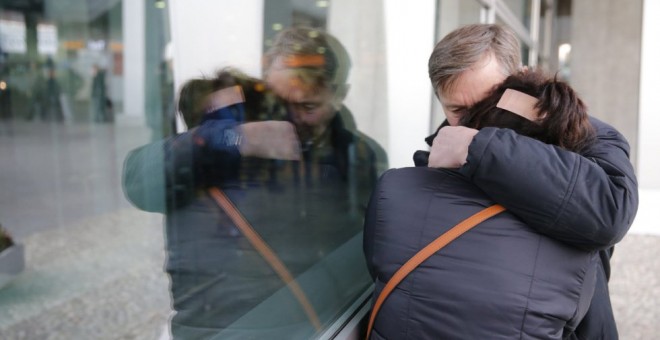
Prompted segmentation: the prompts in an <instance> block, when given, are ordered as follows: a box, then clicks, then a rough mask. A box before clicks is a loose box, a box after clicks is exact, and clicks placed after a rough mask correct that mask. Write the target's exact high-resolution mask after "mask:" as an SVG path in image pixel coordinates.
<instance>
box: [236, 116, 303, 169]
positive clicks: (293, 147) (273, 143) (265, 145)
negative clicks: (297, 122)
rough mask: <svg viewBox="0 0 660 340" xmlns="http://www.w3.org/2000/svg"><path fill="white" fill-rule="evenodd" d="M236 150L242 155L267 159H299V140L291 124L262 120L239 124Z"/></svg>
mask: <svg viewBox="0 0 660 340" xmlns="http://www.w3.org/2000/svg"><path fill="white" fill-rule="evenodd" d="M239 130H240V132H241V134H242V139H241V143H240V144H239V146H238V150H239V151H240V153H241V155H243V156H251V157H260V158H269V159H286V160H299V159H300V141H299V140H298V135H297V134H296V128H295V127H294V126H293V124H291V123H289V122H283V121H274V120H269V121H263V122H250V123H245V124H241V125H240V126H239Z"/></svg>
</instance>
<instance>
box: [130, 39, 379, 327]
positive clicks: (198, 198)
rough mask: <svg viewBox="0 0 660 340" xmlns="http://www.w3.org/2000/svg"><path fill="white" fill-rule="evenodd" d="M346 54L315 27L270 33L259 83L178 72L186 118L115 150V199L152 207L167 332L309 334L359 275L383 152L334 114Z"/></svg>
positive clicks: (335, 309) (364, 280) (359, 288)
mask: <svg viewBox="0 0 660 340" xmlns="http://www.w3.org/2000/svg"><path fill="white" fill-rule="evenodd" d="M347 57H348V56H347V53H346V51H345V50H344V48H343V47H342V46H341V45H340V44H339V43H338V42H337V41H336V40H335V39H334V38H333V37H332V36H330V35H329V34H327V33H325V32H322V31H319V30H315V29H309V28H291V29H287V30H284V31H283V32H281V33H280V34H279V35H278V37H277V38H276V40H275V41H274V44H273V46H272V48H271V49H270V51H269V52H268V53H267V54H266V56H265V80H266V89H264V88H263V87H264V86H263V84H262V83H259V82H257V81H254V80H250V79H248V80H247V81H246V80H244V79H243V78H244V77H242V76H237V75H235V74H232V72H229V74H227V73H228V72H226V71H224V72H220V74H219V75H218V76H217V77H216V78H214V79H210V80H201V81H200V80H194V81H191V82H190V83H188V84H187V85H189V86H186V87H184V89H182V93H181V98H180V100H179V107H180V111H182V113H183V115H184V119H186V122H187V123H188V124H189V125H190V126H189V127H191V129H190V130H189V131H188V132H186V133H182V134H179V135H177V136H174V137H172V138H169V139H166V140H164V141H160V142H156V143H152V144H149V145H146V146H143V147H141V148H138V149H136V150H134V151H132V152H131V154H129V156H128V157H127V160H126V162H125V169H124V176H123V184H124V190H125V193H126V195H127V197H128V198H129V200H130V201H131V202H132V203H133V204H135V205H136V206H138V207H139V208H141V209H144V210H147V211H154V212H162V213H165V215H166V217H165V221H166V237H167V239H166V241H167V251H168V263H167V266H166V270H167V272H168V274H169V276H170V280H171V294H172V301H173V308H174V310H175V311H176V314H175V315H174V316H173V317H172V321H171V324H172V325H171V327H172V333H173V335H174V337H175V338H210V337H218V338H223V337H237V338H263V337H267V338H290V339H294V338H310V337H313V336H314V334H317V332H319V331H322V329H323V327H324V326H326V325H327V322H329V321H330V320H332V318H333V317H334V316H335V315H336V314H337V313H339V312H341V311H342V308H345V306H348V305H350V303H352V301H353V300H355V299H356V298H357V297H358V296H359V294H361V293H362V292H363V291H364V289H366V287H368V285H369V284H370V282H369V281H370V280H369V277H368V274H367V272H366V267H364V266H363V262H358V261H361V260H362V255H361V250H360V247H359V241H360V235H359V233H360V232H361V229H362V215H363V210H364V208H365V207H366V203H367V200H368V195H369V194H370V192H371V188H372V186H373V185H374V184H375V181H376V179H377V176H378V174H379V172H380V171H381V170H382V169H378V167H379V166H382V164H385V161H384V160H383V159H378V157H379V156H382V155H384V152H383V151H382V149H380V147H377V145H375V144H374V143H373V142H372V141H370V140H367V139H365V138H364V136H362V135H360V134H359V133H358V132H356V131H353V130H352V129H351V128H349V127H346V126H345V125H344V118H350V114H349V113H348V111H347V110H346V109H345V108H344V107H343V106H342V105H341V102H342V101H343V99H344V96H345V94H346V90H347V88H348V85H347V84H346V80H347V76H348V68H349V60H348V58H347ZM237 85H238V86H239V87H240V88H242V90H243V95H242V96H237V97H235V96H233V95H232V94H231V93H230V92H224V91H226V90H232V89H234V88H235V86H237ZM270 91H272V93H274V94H275V95H276V97H277V98H278V99H277V101H278V102H279V103H280V104H281V105H282V106H283V107H284V108H285V109H284V110H279V109H278V107H279V106H278V105H277V104H276V103H272V102H271V101H272V100H271V99H272V98H271V96H270V95H269V93H270ZM195 93H197V94H195ZM200 98H201V99H203V100H202V102H203V103H202V105H198V103H199V102H200ZM182 105H183V106H182ZM197 106H200V107H202V108H206V109H205V111H204V112H203V113H202V116H201V118H199V117H198V116H196V114H197V113H198V112H199V109H197V108H195V107H197ZM251 107H252V108H251ZM191 108H192V109H191ZM197 118H199V119H197ZM197 124H199V125H197ZM163 169H164V171H163ZM163 172H164V179H163V180H162V181H161V182H160V183H159V182H158V181H157V180H154V179H155V178H156V177H158V174H159V173H161V174H162V173H163ZM156 179H157V178H156ZM158 192H160V194H158ZM218 197H220V198H218ZM223 197H224V198H226V199H227V200H228V201H229V202H230V204H229V205H225V203H223V202H224V201H223ZM232 206H233V207H232ZM237 216H238V217H237ZM245 225H248V229H252V230H254V231H256V234H258V236H257V237H252V236H249V233H248V232H246V231H245V230H246V229H245ZM255 240H256V241H255ZM264 249H265V250H264ZM348 265H350V266H351V267H350V268H349V269H346V268H344V267H342V266H348ZM294 279H295V280H294Z"/></svg>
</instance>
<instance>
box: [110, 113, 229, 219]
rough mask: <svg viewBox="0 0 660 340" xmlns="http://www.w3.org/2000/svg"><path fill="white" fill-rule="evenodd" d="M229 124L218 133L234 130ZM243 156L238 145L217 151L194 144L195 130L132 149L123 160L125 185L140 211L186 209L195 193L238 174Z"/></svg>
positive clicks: (221, 147)
mask: <svg viewBox="0 0 660 340" xmlns="http://www.w3.org/2000/svg"><path fill="white" fill-rule="evenodd" d="M235 126H236V124H233V123H227V125H226V126H224V127H223V128H220V129H218V133H224V132H225V131H226V130H228V129H233V128H234V127H235ZM239 159H240V155H239V153H238V148H237V146H235V145H226V146H225V147H223V146H217V145H216V146H215V148H214V149H212V150H211V149H210V148H209V147H206V146H203V145H199V144H198V143H196V142H195V135H194V131H189V132H184V133H182V134H179V135H176V136H173V137H170V138H167V139H164V140H160V141H156V142H152V143H150V144H147V145H144V146H142V147H139V148H137V149H135V150H132V151H131V152H130V153H129V154H128V156H127V157H126V159H125V161H124V168H123V173H122V186H123V190H124V195H125V196H126V198H127V199H128V200H129V201H130V202H131V203H132V204H133V205H134V206H136V207H137V208H139V209H142V210H145V211H149V212H157V213H166V212H167V211H168V210H169V209H175V208H178V207H181V206H185V205H186V204H187V203H189V202H190V201H191V199H192V198H193V197H194V195H195V194H196V192H197V191H198V190H199V189H200V188H202V187H205V186H208V185H210V184H214V183H213V182H217V181H218V180H222V179H223V175H229V174H235V173H236V172H237V167H238V163H239Z"/></svg>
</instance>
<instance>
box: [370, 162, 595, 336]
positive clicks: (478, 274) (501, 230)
mask: <svg viewBox="0 0 660 340" xmlns="http://www.w3.org/2000/svg"><path fill="white" fill-rule="evenodd" d="M492 204H494V202H493V200H491V199H490V198H488V196H487V195H486V194H485V193H484V192H482V191H481V190H479V189H478V188H476V186H474V185H473V184H471V183H470V182H469V181H468V180H467V179H466V178H465V177H464V176H463V175H461V174H459V173H458V172H456V171H453V170H441V169H430V168H424V167H419V168H403V169H395V170H390V171H388V172H386V173H385V174H384V175H383V177H382V178H381V180H380V181H379V183H378V186H377V188H376V190H375V192H374V194H373V196H372V199H371V201H370V204H369V208H368V213H367V217H366V221H365V236H364V238H365V241H364V242H365V244H364V248H365V254H366V258H367V265H368V266H369V270H370V273H371V275H372V276H373V277H374V278H375V282H376V286H375V292H374V295H375V296H377V295H378V294H379V293H380V291H381V289H382V288H383V286H384V284H385V283H387V281H388V280H389V279H390V278H391V276H392V275H393V273H394V272H395V271H396V270H397V269H398V268H399V267H400V266H401V265H402V264H403V263H404V262H405V261H407V260H408V259H409V258H411V257H412V256H413V255H415V254H416V253H417V252H418V251H419V250H420V249H421V248H423V247H424V246H426V245H427V244H429V243H430V242H431V241H433V240H434V239H435V238H437V237H438V236H440V235H441V234H442V233H444V232H446V231H447V230H448V229H449V228H451V227H452V226H454V225H456V224H457V223H458V222H460V221H461V220H463V219H465V218H467V217H469V216H470V215H472V214H474V213H476V212H478V211H479V210H481V209H483V208H485V207H487V206H490V205H492ZM597 260H598V258H597V255H596V252H595V251H591V252H590V251H583V250H580V249H577V248H575V247H571V246H568V245H565V244H563V243H561V242H559V241H556V240H553V239H551V238H549V237H546V236H543V235H540V234H539V233H537V232H535V231H534V230H533V229H531V228H529V227H528V226H526V225H525V224H524V223H523V222H522V221H520V220H519V219H518V218H516V217H515V216H514V215H513V214H511V213H510V212H504V213H502V214H499V215H497V216H495V217H493V218H491V219H489V220H487V221H485V222H482V223H481V224H480V225H478V226H477V227H475V228H474V229H472V230H470V231H468V232H467V233H466V234H464V235H462V236H461V237H459V238H458V239H456V240H455V241H453V242H452V243H450V244H449V245H448V246H446V247H445V248H443V249H442V250H441V251H440V252H439V253H437V254H435V255H433V256H432V257H431V258H429V259H428V260H427V261H426V262H424V263H423V264H422V265H420V266H419V267H418V268H417V269H415V270H414V271H413V272H412V273H411V274H410V275H409V276H408V277H407V278H406V279H405V280H404V281H403V282H402V283H401V284H399V286H398V287H397V288H396V289H395V290H394V291H393V292H392V294H390V297H389V298H388V299H387V300H386V302H385V303H384V305H383V307H382V309H381V311H380V313H379V315H378V317H377V319H376V323H375V326H374V330H373V334H372V338H373V339H562V338H563V336H564V334H566V335H567V334H570V333H572V331H573V329H574V328H575V326H576V325H577V323H578V322H579V321H580V319H581V318H582V317H583V316H584V313H586V311H587V308H588V305H589V302H590V301H591V297H592V294H593V289H594V283H595V274H596V268H597V267H596V265H597Z"/></svg>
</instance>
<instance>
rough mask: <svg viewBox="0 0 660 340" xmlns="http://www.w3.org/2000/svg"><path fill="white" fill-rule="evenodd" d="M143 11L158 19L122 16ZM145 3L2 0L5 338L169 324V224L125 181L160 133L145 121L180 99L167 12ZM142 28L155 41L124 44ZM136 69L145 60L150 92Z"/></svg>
mask: <svg viewBox="0 0 660 340" xmlns="http://www.w3.org/2000/svg"><path fill="white" fill-rule="evenodd" d="M140 3H141V5H142V6H141V7H140V6H139V4H140ZM156 3H158V2H157V1H156ZM136 4H137V8H138V9H139V10H141V12H137V13H142V14H144V12H145V10H146V12H148V13H149V15H140V16H138V18H137V20H133V19H130V18H126V16H125V13H126V12H127V10H130V11H132V13H136V12H135V11H134V9H135V8H134V7H136ZM124 6H129V8H125V7H124ZM146 6H147V8H145V2H138V1H131V2H122V1H118V0H107V1H92V0H65V1H64V0H37V1H18V0H8V1H2V2H0V50H1V53H0V55H1V58H0V102H1V103H2V104H1V105H0V107H1V110H2V114H1V115H0V116H1V117H2V118H1V119H0V186H1V187H2V190H0V224H1V225H2V228H3V229H4V230H6V232H7V233H8V234H10V235H11V237H12V239H13V241H12V243H13V244H14V245H13V246H12V247H11V248H8V249H3V248H5V246H6V244H7V243H5V242H4V240H6V239H5V238H3V237H2V236H0V241H3V242H0V287H2V288H0V334H1V335H0V338H3V339H44V338H55V339H103V338H122V337H127V338H140V339H149V338H152V339H153V338H157V337H158V336H159V335H160V334H161V333H162V332H163V329H164V325H165V324H166V323H167V319H168V316H169V314H170V308H169V297H168V281H167V276H166V275H165V273H163V270H162V267H163V261H164V257H165V253H164V252H163V233H162V229H161V217H159V216H157V215H153V214H144V213H140V212H138V211H137V210H136V209H135V208H133V207H132V205H131V204H130V203H129V202H128V201H127V200H126V199H125V198H124V193H123V192H122V186H121V176H122V166H123V162H124V159H125V158H126V155H127V153H128V152H129V150H131V149H134V148H136V147H137V146H139V145H142V144H144V143H145V142H147V141H148V140H149V139H151V138H153V137H152V129H151V128H150V127H149V125H147V124H146V119H145V118H144V117H145V112H150V111H154V112H156V111H158V115H162V111H164V110H165V107H167V108H169V109H170V110H171V109H172V106H171V103H172V102H173V94H172V90H171V82H170V91H169V92H167V91H163V92H161V91H159V90H158V89H161V84H165V83H164V81H163V79H166V78H167V77H166V76H165V75H164V74H163V72H161V64H162V63H161V62H160V60H161V59H162V56H163V53H162V50H163V45H164V44H165V43H166V40H167V39H168V38H169V37H168V36H166V35H165V36H163V35H162V33H163V32H168V31H169V28H168V27H167V23H166V22H165V21H164V19H165V18H166V13H167V12H166V11H163V10H161V9H158V8H156V7H155V6H154V1H149V2H147V3H146ZM152 18H153V19H152ZM145 26H149V27H152V28H153V31H154V32H155V33H151V32H150V33H148V38H147V39H144V40H146V41H148V42H149V45H148V46H147V45H146V44H140V45H139V46H127V45H126V44H125V42H126V41H127V40H126V36H127V35H138V34H139V33H138V32H142V31H144V27H145ZM147 31H148V32H149V30H147ZM159 34H160V35H159ZM145 50H148V51H149V53H150V52H153V55H151V54H149V53H145ZM134 52H138V53H137V56H138V57H137V58H133V57H131V55H132V53H134ZM133 55H134V54H133ZM127 56H128V57H127ZM127 64H134V65H135V64H142V65H144V64H146V65H149V67H147V68H144V67H142V68H140V70H139V71H140V72H141V73H142V79H144V80H145V81H144V83H143V84H142V85H138V84H137V83H135V82H127V81H126V79H127V73H126V69H127ZM131 76H135V75H131ZM170 78H171V77H170ZM145 84H148V86H145ZM165 87H167V86H165ZM146 88H149V89H156V91H154V92H153V93H150V92H148V91H146V90H145V89H146ZM127 90H130V91H127ZM145 97H148V98H149V100H147V101H146V103H147V104H146V105H145V107H141V108H140V109H139V110H136V111H135V112H134V113H136V114H137V117H138V119H137V120H132V119H130V117H129V115H127V106H126V103H127V101H128V102H131V101H134V100H135V99H136V98H145ZM160 103H168V105H166V104H162V105H161V104H160ZM156 136H159V137H160V138H162V136H163V133H161V132H159V133H158V134H157V135H156ZM161 177H162V176H161Z"/></svg>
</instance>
